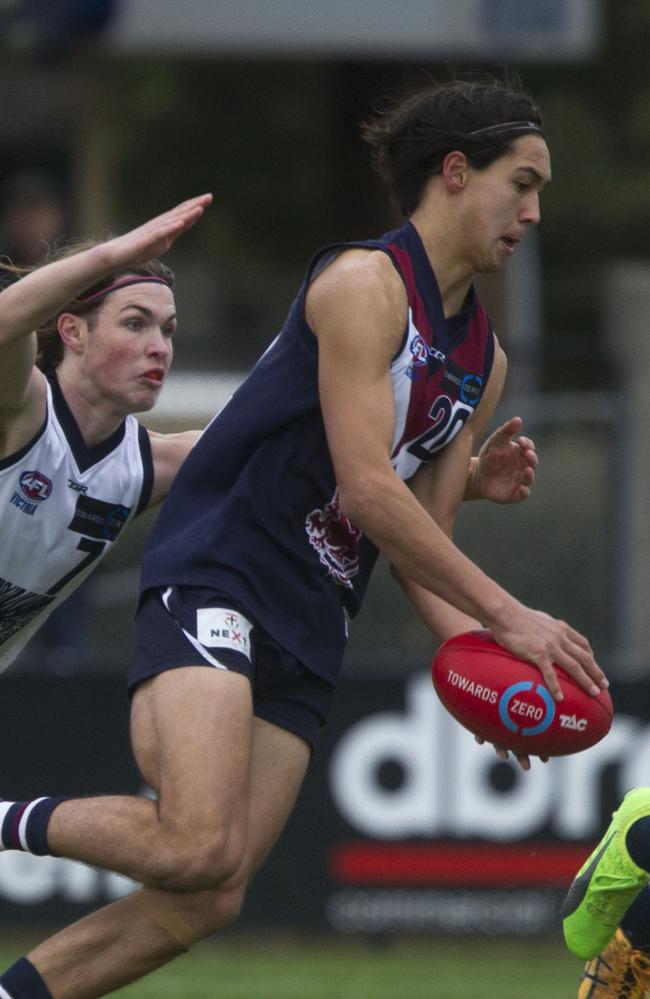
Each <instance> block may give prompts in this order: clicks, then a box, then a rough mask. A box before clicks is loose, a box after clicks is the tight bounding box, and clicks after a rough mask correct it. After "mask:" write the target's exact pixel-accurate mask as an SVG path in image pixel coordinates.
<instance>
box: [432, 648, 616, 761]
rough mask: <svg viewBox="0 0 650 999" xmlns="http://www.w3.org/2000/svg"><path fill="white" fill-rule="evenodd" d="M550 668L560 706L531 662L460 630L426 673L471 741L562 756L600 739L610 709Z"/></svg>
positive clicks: (601, 697)
mask: <svg viewBox="0 0 650 999" xmlns="http://www.w3.org/2000/svg"><path fill="white" fill-rule="evenodd" d="M555 668H556V670H557V675H558V680H559V681H560V687H561V689H562V693H563V694H564V700H562V701H556V700H554V698H553V697H552V696H551V694H550V693H549V691H548V689H547V687H546V686H545V684H544V683H543V681H542V674H541V673H540V671H539V670H538V669H537V667H536V666H533V664H532V663H529V662H526V661H525V660H523V659H518V658H517V656H515V655H514V654H513V653H512V652H508V650H507V649H504V648H503V646H501V645H499V644H498V643H497V642H495V640H494V638H493V637H492V634H491V633H490V632H489V631H468V632H465V633H464V634H462V635H455V636H454V637H453V638H450V639H449V640H448V641H447V642H445V643H444V644H443V645H441V646H440V648H439V649H438V652H437V654H436V656H435V658H434V660H433V664H432V667H431V673H432V676H433V684H434V687H435V688H436V691H437V694H438V697H439V698H440V700H441V701H442V703H443V704H444V706H445V707H446V708H447V710H448V711H449V712H450V713H451V714H452V715H453V716H454V718H456V719H457V721H459V722H460V723H461V725H464V726H465V728H468V729H469V730H470V732H473V733H474V735H479V736H481V737H482V738H484V739H486V740H487V741H488V742H493V743H495V744H496V745H498V746H503V747H505V748H506V749H512V750H514V751H515V752H517V753H522V754H524V755H528V754H530V755H531V756H565V755H566V754H567V753H577V752H579V751H580V750H582V749H587V748H588V747H589V746H593V745H594V744H595V743H596V742H599V741H600V740H601V739H602V738H604V736H606V735H607V733H608V732H609V729H610V726H611V724H612V715H613V713H614V707H613V705H612V699H611V697H610V696H609V693H608V692H607V691H606V690H603V691H601V692H600V694H598V696H597V697H593V696H592V695H591V694H588V693H587V692H586V691H585V690H583V689H582V687H579V686H578V685H577V684H576V683H574V681H573V680H572V679H571V678H570V677H569V676H567V674H566V673H565V672H564V671H563V670H561V669H560V667H559V666H556V667H555Z"/></svg>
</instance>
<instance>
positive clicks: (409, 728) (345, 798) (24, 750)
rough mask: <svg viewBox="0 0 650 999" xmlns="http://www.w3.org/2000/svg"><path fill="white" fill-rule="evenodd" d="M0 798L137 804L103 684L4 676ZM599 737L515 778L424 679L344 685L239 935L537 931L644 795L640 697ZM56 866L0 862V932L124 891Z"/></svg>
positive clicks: (645, 710)
mask: <svg viewBox="0 0 650 999" xmlns="http://www.w3.org/2000/svg"><path fill="white" fill-rule="evenodd" d="M2 682H3V688H4V697H3V732H4V736H5V740H4V747H5V761H4V766H3V768H2V769H3V778H2V786H1V788H0V792H1V794H2V797H4V798H9V799H19V800H24V799H26V798H29V797H36V796H40V795H42V794H73V795H79V794H91V793H92V794H96V793H124V792H128V793H148V792H147V789H146V788H144V787H143V786H142V782H141V780H140V778H139V776H138V773H137V770H136V768H135V766H134V763H133V760H132V757H131V753H130V749H129V742H128V708H127V701H126V696H125V692H124V685H123V682H122V681H121V680H120V679H117V680H116V679H114V678H112V677H103V678H91V677H86V678H81V677H78V676H77V677H74V678H68V679H65V680H64V679H57V678H54V677H40V676H33V675H32V676H19V675H14V676H11V675H9V676H5V677H4V678H3V681H2ZM612 696H613V699H614V704H615V708H616V713H615V718H614V723H613V726H612V730H611V731H610V733H609V735H608V736H607V737H606V738H605V739H604V740H603V741H602V742H601V743H599V744H598V745H596V746H594V747H592V748H591V749H589V750H587V751H586V752H583V753H578V754H575V755H573V756H567V757H562V758H555V759H552V760H550V761H549V763H547V764H543V763H541V762H540V761H539V760H534V761H533V765H532V768H531V771H530V772H528V773H522V772H521V771H520V770H519V769H518V768H517V767H516V766H515V765H514V764H505V763H502V762H500V761H499V760H498V759H497V758H496V756H495V755H494V753H493V751H492V750H491V749H490V747H487V746H478V745H477V744H476V743H475V742H474V740H473V738H472V736H471V735H470V734H469V733H468V732H466V731H465V730H464V729H463V728H462V727H461V726H460V725H458V723H457V722H456V721H454V720H453V719H452V718H451V716H450V715H448V714H447V712H446V711H445V709H444V708H443V707H442V706H441V704H440V702H439V701H438V699H437V697H436V695H435V693H434V691H433V687H432V685H431V680H430V676H429V674H428V672H423V671H420V672H414V673H412V674H409V675H407V676H403V677H398V676H395V675H387V676H382V675H379V676H359V675H354V674H353V675H351V676H350V677H348V679H346V680H344V682H343V684H342V686H341V690H340V693H339V697H338V700H337V703H336V705H335V707H334V709H333V711H332V716H331V719H330V724H329V725H328V727H327V729H326V730H325V732H324V734H323V737H322V740H321V743H320V745H319V747H318V749H317V751H316V753H315V754H314V758H313V761H312V767H311V770H310V772H309V775H308V778H307V780H306V782H305V786H304V789H303V792H302V795H301V797H300V799H299V802H298V805H297V807H296V810H295V812H294V814H293V816H292V817H291V819H290V821H289V824H288V826H287V828H286V830H285V832H284V834H283V836H282V837H281V839H280V841H279V843H278V844H277V846H276V847H275V849H274V851H273V852H272V854H271V857H270V858H269V860H268V861H267V864H266V865H265V867H264V868H263V870H262V871H260V873H259V874H258V875H257V877H256V878H255V880H254V883H253V885H252V886H251V889H250V892H249V897H248V900H247V903H246V906H245V908H244V912H243V914H242V916H241V917H240V921H239V924H238V925H240V926H242V927H246V926H249V927H253V926H255V927H263V926H272V927H274V928H278V927H282V926H286V927H301V928H305V929H311V930H329V931H337V932H340V933H345V934H349V933H363V934H385V933H400V934H404V933H420V932H430V931H432V930H434V931H435V932H436V933H450V934H455V935H457V934H469V933H472V934H473V933H489V934H516V935H524V936H525V935H533V934H540V933H545V932H548V931H551V930H554V929H556V928H557V926H558V925H559V919H558V909H559V905H560V903H561V900H562V898H563V896H564V893H565V891H566V888H567V886H568V884H569V883H570V881H571V879H572V877H573V874H574V873H575V871H576V870H577V868H578V867H579V866H580V864H581V863H582V861H583V860H584V858H585V857H586V856H587V854H588V853H589V851H590V849H591V847H592V845H593V844H594V843H595V842H596V841H597V840H598V839H599V838H600V835H601V832H602V830H603V829H604V827H605V825H606V824H607V821H608V816H609V813H610V812H611V811H612V810H613V808H615V807H616V805H617V803H618V801H619V800H620V797H621V796H622V794H623V793H624V792H625V790H627V789H628V788H629V787H632V786H636V785H639V784H650V710H649V704H650V684H643V683H629V684H619V685H615V686H614V688H613V691H612ZM132 887H133V885H132V883H131V882H130V881H129V880H128V879H126V878H123V877H119V876H117V875H113V874H109V873H106V872H102V871H97V870H94V869H91V868H88V867H84V866H82V865H80V864H75V863H72V862H70V861H67V860H63V859H60V858H47V857H46V858H43V857H32V856H30V855H26V854H22V853H13V852H10V853H2V854H0V920H1V921H5V922H6V921H10V922H11V923H13V924H19V923H25V922H38V923H45V922H48V921H50V922H56V923H59V922H67V921H69V920H71V919H73V918H76V917H78V916H81V915H83V914H85V913H86V912H88V911H90V910H92V909H94V908H97V907H98V906H99V905H101V904H103V903H104V902H107V901H111V900H112V899H114V898H116V897H119V895H121V894H123V893H125V892H127V891H130V890H131V889H132Z"/></svg>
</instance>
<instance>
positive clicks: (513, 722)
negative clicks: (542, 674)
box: [499, 680, 555, 737]
mask: <svg viewBox="0 0 650 999" xmlns="http://www.w3.org/2000/svg"><path fill="white" fill-rule="evenodd" d="M533 690H534V692H535V694H537V695H539V697H540V699H541V701H542V704H535V703H534V701H531V698H530V696H528V697H523V696H521V695H523V694H525V693H527V692H529V691H533ZM499 718H500V719H501V721H502V722H503V724H504V725H505V727H506V728H507V729H508V731H509V732H517V733H518V734H519V735H523V736H529V737H530V736H535V735H540V733H542V732H545V731H546V729H547V728H549V727H550V726H551V725H552V724H553V719H554V718H555V702H554V700H553V698H552V697H551V695H550V693H549V692H548V690H547V689H546V687H544V686H542V684H541V683H537V684H535V683H533V682H532V681H530V680H522V681H521V682H520V683H513V684H512V685H511V686H510V687H508V689H507V690H504V692H503V694H502V695H501V697H500V698H499ZM531 721H532V722H534V724H532V725H531V724H528V723H529V722H531Z"/></svg>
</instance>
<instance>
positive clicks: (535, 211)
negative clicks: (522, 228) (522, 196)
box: [519, 191, 542, 225]
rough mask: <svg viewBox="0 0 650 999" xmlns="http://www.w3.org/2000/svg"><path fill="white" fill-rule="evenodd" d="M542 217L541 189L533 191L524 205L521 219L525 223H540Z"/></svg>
mask: <svg viewBox="0 0 650 999" xmlns="http://www.w3.org/2000/svg"><path fill="white" fill-rule="evenodd" d="M541 217H542V213H541V211H540V207H539V191H531V192H530V194H529V196H528V197H527V198H526V201H525V203H524V205H523V207H522V210H521V215H520V216H519V220H520V222H523V223H524V224H525V225H539V221H540V219H541Z"/></svg>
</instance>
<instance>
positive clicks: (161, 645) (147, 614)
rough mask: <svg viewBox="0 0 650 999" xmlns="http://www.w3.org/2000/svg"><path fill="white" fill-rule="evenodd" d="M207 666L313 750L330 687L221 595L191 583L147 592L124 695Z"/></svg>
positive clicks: (258, 711) (263, 715) (260, 713)
mask: <svg viewBox="0 0 650 999" xmlns="http://www.w3.org/2000/svg"><path fill="white" fill-rule="evenodd" d="M202 665H205V666H211V667H213V668H215V669H225V670H231V671H232V672H235V673H242V674H243V675H244V676H247V677H248V678H249V680H250V681H251V687H252V691H253V712H254V714H255V715H257V716H258V717H259V718H263V719H264V720H265V721H268V722H271V723H272V724H273V725H278V726H279V727H280V728H284V729H287V730H288V731H289V732H293V733H294V734H295V735H298V736H300V738H301V739H304V740H305V742H307V743H308V744H309V746H310V747H311V748H312V749H313V748H314V746H315V743H316V741H317V738H318V734H319V731H320V729H322V727H323V726H324V724H325V720H326V718H327V713H328V710H329V708H330V705H331V703H332V700H333V698H334V694H335V688H334V687H332V686H331V684H329V683H327V682H326V681H325V680H322V679H321V678H320V677H319V676H316V674H315V673H312V672H310V671H309V670H308V669H307V668H306V667H305V666H303V665H302V663H300V662H299V661H298V660H297V659H296V658H295V656H292V655H291V653H290V652H287V651H286V650H285V649H283V648H282V647H281V646H279V645H278V644H277V642H275V641H274V640H273V639H272V638H271V636H270V635H268V634H267V633H266V632H265V631H264V630H263V629H262V628H260V627H259V625H257V624H253V623H251V622H250V621H249V620H248V619H247V618H246V617H245V616H244V615H243V614H242V613H241V612H240V611H239V610H236V609H235V608H233V607H231V606H229V601H228V598H227V597H224V596H223V594H221V593H216V592H215V591H214V590H210V589H204V588H202V587H194V586H180V587H176V586H173V587H171V586H170V587H166V588H164V589H160V590H156V589H154V590H147V591H146V592H145V593H144V594H143V595H142V597H141V600H140V604H139V607H138V611H137V614H136V618H135V650H134V655H133V666H132V667H131V671H130V673H129V679H128V686H129V693H130V694H133V692H134V690H135V688H136V687H137V686H138V684H140V683H143V682H144V681H145V680H148V679H149V678H150V677H152V676H156V675H157V674H158V673H164V672H165V671H166V670H169V669H179V668H180V667H183V666H202Z"/></svg>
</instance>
